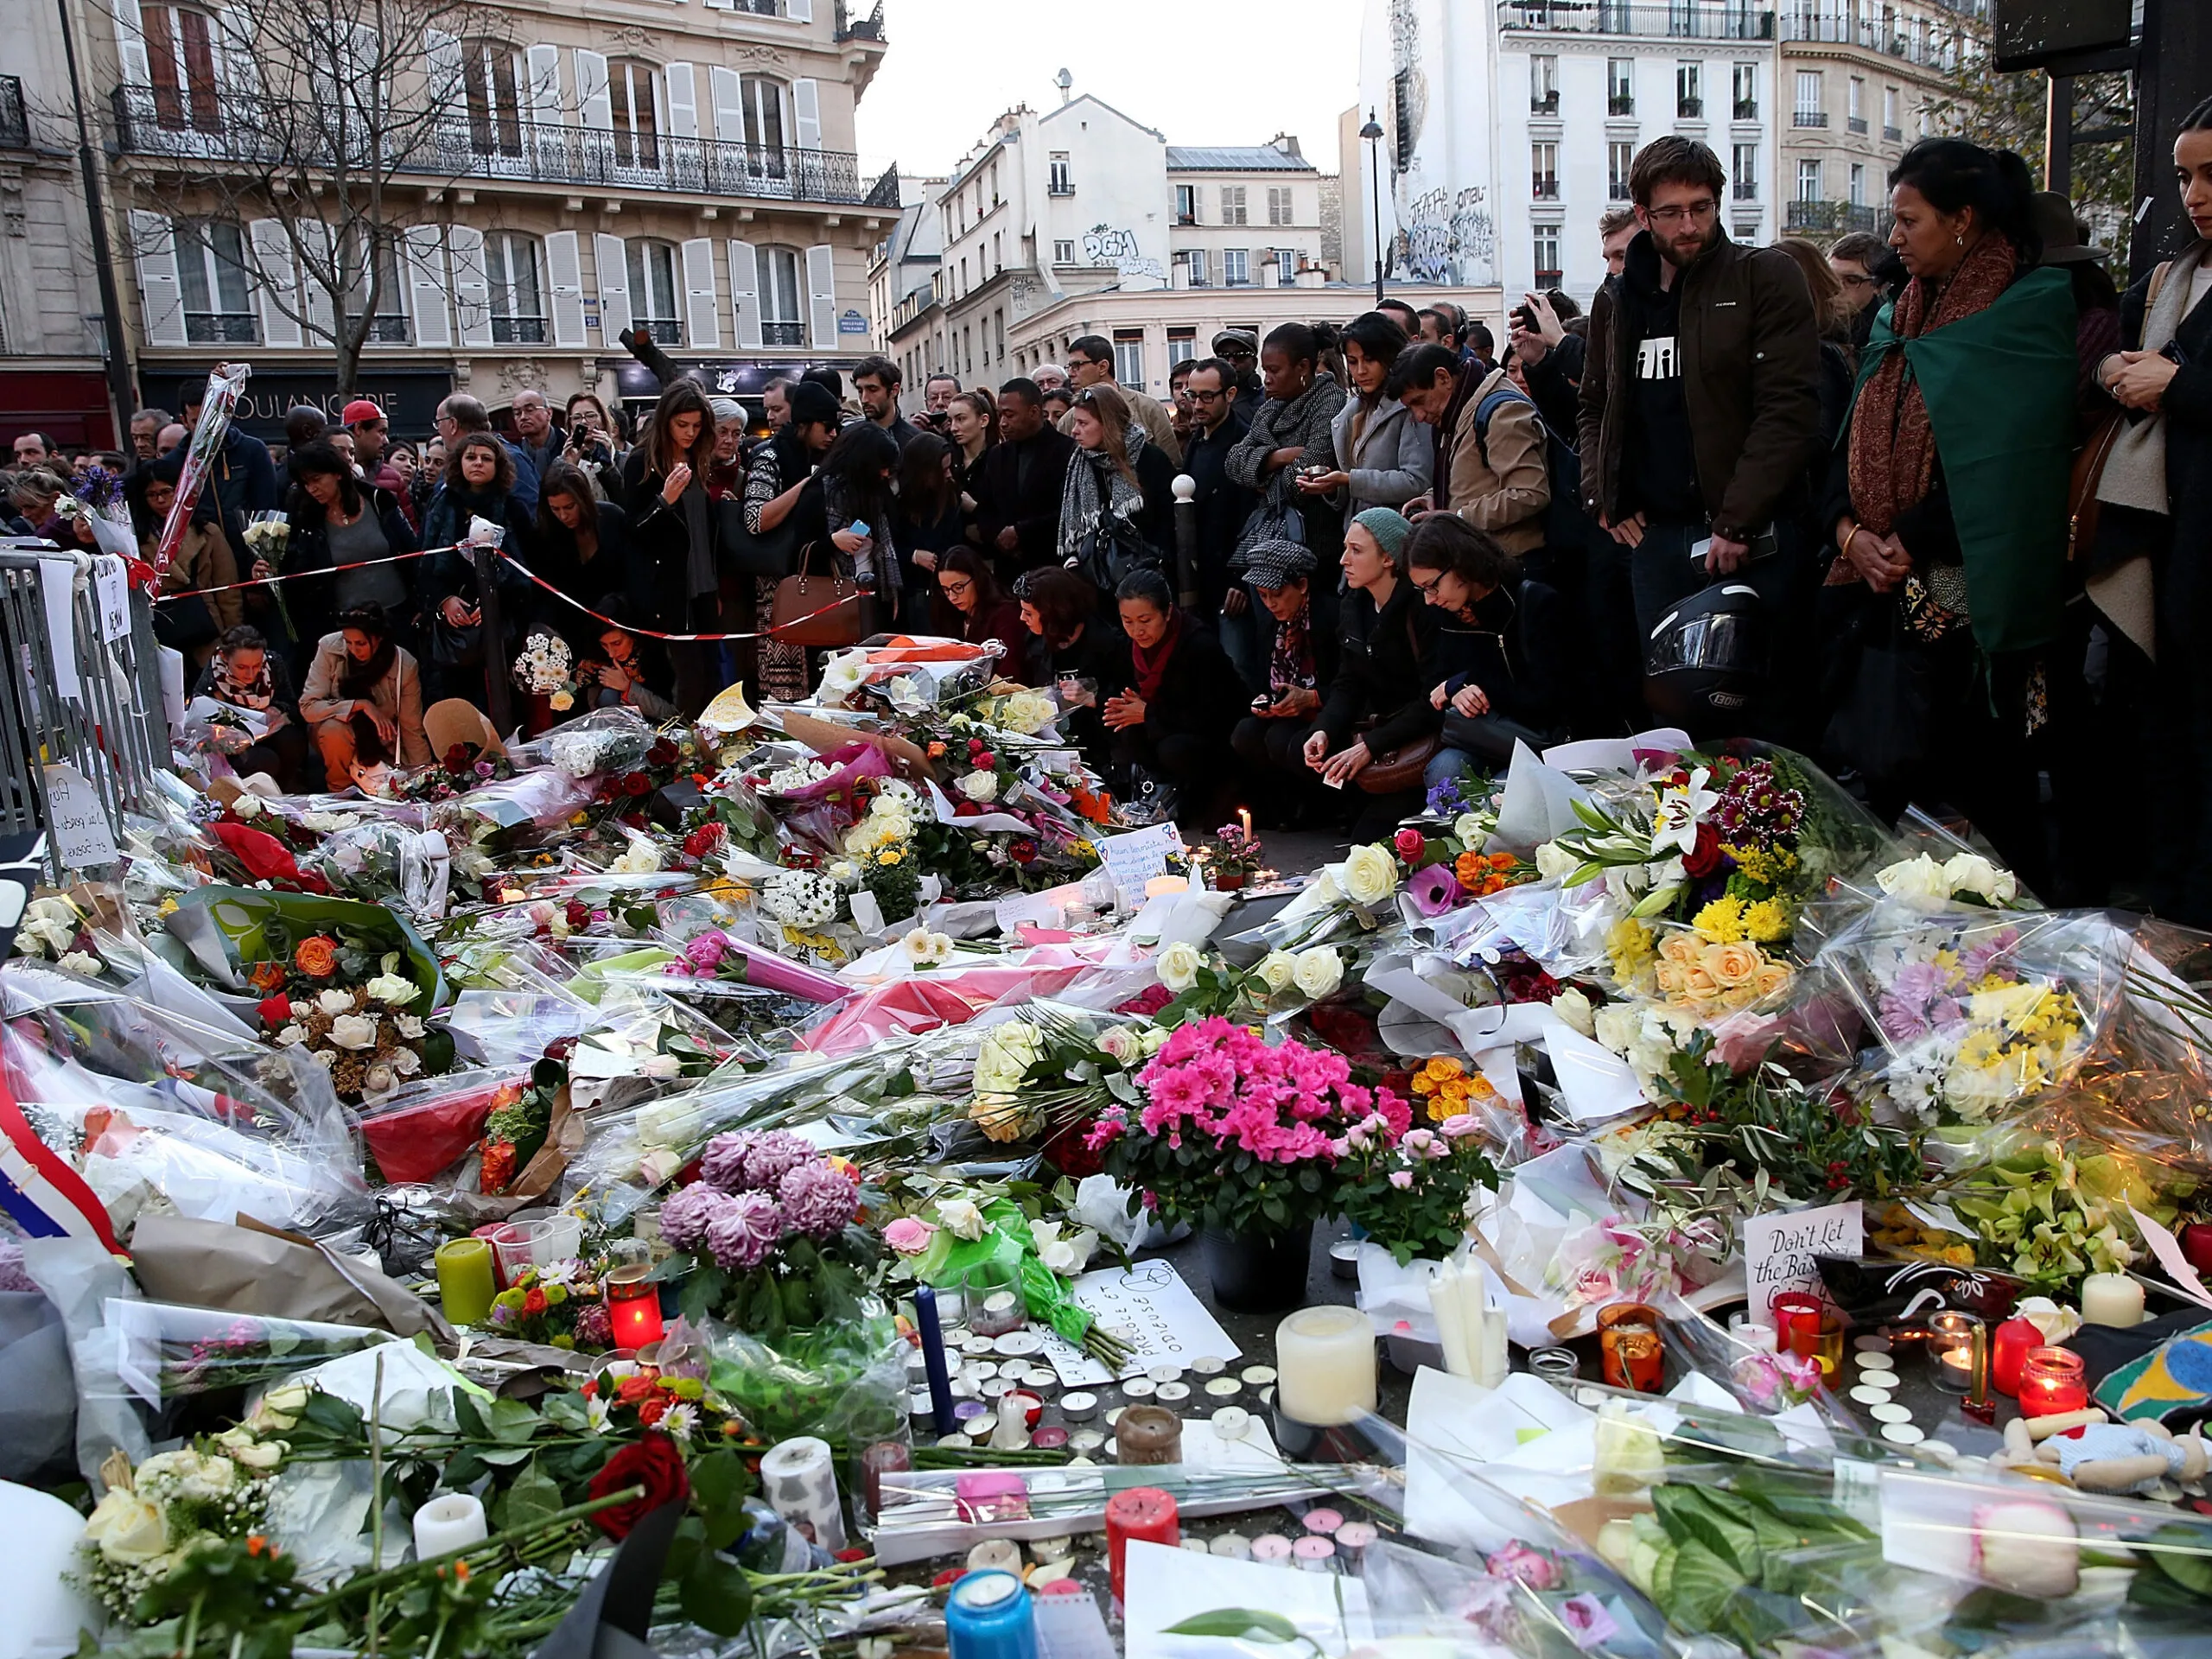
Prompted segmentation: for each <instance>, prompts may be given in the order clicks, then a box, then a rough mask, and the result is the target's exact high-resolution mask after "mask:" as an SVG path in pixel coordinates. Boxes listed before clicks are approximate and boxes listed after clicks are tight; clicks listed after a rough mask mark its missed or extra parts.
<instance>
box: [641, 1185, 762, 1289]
mask: <svg viewBox="0 0 2212 1659" xmlns="http://www.w3.org/2000/svg"><path fill="white" fill-rule="evenodd" d="M663 1213H664V1214H665V1213H666V1212H665V1211H664V1212H663ZM782 1236H784V1212H783V1211H781V1210H779V1208H777V1206H776V1201H775V1200H774V1199H773V1198H770V1197H769V1196H768V1195H767V1194H766V1192H741V1193H739V1194H738V1195H737V1196H736V1197H735V1198H731V1199H729V1200H728V1203H727V1205H725V1207H724V1208H723V1210H722V1211H721V1214H719V1215H717V1216H716V1217H715V1220H714V1224H712V1225H711V1226H709V1228H708V1229H707V1249H709V1250H710V1251H711V1252H713V1254H714V1258H715V1266H717V1267H719V1268H726V1269H728V1271H729V1272H732V1273H747V1272H750V1271H751V1270H752V1269H753V1268H757V1267H759V1266H760V1264H761V1263H762V1262H765V1261H766V1260H767V1259H768V1252H769V1251H771V1250H772V1249H775V1248H776V1241H777V1240H778V1239H779V1238H781V1237H782Z"/></svg>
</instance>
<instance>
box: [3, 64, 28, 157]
mask: <svg viewBox="0 0 2212 1659" xmlns="http://www.w3.org/2000/svg"><path fill="white" fill-rule="evenodd" d="M30 143H31V124H30V118H29V116H28V115H27V114H25V112H24V111H23V78H22V76H21V75H0V148H4V149H29V148H30Z"/></svg>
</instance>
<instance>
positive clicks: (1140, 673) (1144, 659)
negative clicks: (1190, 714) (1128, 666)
mask: <svg viewBox="0 0 2212 1659" xmlns="http://www.w3.org/2000/svg"><path fill="white" fill-rule="evenodd" d="M1182 638H1183V613H1182V612H1180V611H1175V610H1171V611H1169V612H1168V613H1167V631H1166V632H1165V633H1163V634H1161V635H1160V643H1159V644H1158V645H1154V646H1153V647H1152V649H1151V650H1149V651H1147V650H1146V649H1145V648H1144V647H1143V646H1142V645H1139V644H1137V643H1136V641H1135V640H1134V639H1133V640H1131V641H1130V642H1129V658H1130V660H1131V661H1133V662H1134V663H1135V664H1136V669H1137V696H1140V697H1141V698H1143V699H1144V701H1145V702H1152V701H1153V700H1154V698H1156V697H1158V696H1160V681H1161V680H1163V679H1164V678H1166V675H1167V659H1168V658H1170V657H1173V655H1174V654H1175V647H1176V645H1177V644H1178V643H1179V642H1180V641H1181V639H1182Z"/></svg>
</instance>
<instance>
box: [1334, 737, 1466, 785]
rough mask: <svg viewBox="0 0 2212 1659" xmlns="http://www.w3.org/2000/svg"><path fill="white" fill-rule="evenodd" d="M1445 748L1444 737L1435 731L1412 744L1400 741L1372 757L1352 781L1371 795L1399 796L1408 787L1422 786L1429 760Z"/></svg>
mask: <svg viewBox="0 0 2212 1659" xmlns="http://www.w3.org/2000/svg"><path fill="white" fill-rule="evenodd" d="M1442 747H1444V740H1443V739H1442V738H1441V737H1440V736H1439V735H1438V734H1435V733H1434V732H1431V733H1430V734H1428V735H1427V737H1417V738H1415V739H1414V741H1412V742H1410V743H1401V744H1400V745H1399V746H1398V747H1396V748H1395V749H1385V750H1383V753H1380V754H1378V755H1376V756H1375V757H1374V758H1373V759H1372V760H1369V761H1368V763H1367V764H1366V765H1365V766H1362V767H1361V768H1360V769H1359V775H1358V776H1357V778H1355V779H1353V780H1352V781H1353V782H1355V783H1357V785H1359V786H1360V787H1361V788H1362V789H1363V790H1365V791H1367V792H1368V793H1369V794H1370V795H1400V794H1403V793H1404V792H1405V791H1407V790H1409V789H1419V788H1420V787H1421V781H1422V779H1423V778H1424V776H1425V775H1426V774H1427V771H1428V763H1429V761H1430V760H1432V759H1433V757H1434V755H1435V753H1436V752H1437V750H1439V749H1440V748H1442Z"/></svg>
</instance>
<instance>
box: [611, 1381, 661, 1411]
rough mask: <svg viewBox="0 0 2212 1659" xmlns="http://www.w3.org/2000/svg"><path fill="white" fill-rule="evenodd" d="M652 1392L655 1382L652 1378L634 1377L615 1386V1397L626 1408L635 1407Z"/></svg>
mask: <svg viewBox="0 0 2212 1659" xmlns="http://www.w3.org/2000/svg"><path fill="white" fill-rule="evenodd" d="M652 1391H653V1380H652V1378H651V1377H650V1376H635V1375H632V1376H626V1377H624V1378H623V1379H622V1380H621V1381H620V1383H616V1384H615V1385H614V1397H615V1398H616V1399H618V1400H620V1401H621V1402H622V1403H623V1404H624V1405H626V1406H627V1405H635V1404H636V1403H637V1402H639V1401H640V1400H642V1399H644V1398H645V1396H646V1395H649V1394H651V1393H652Z"/></svg>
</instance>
